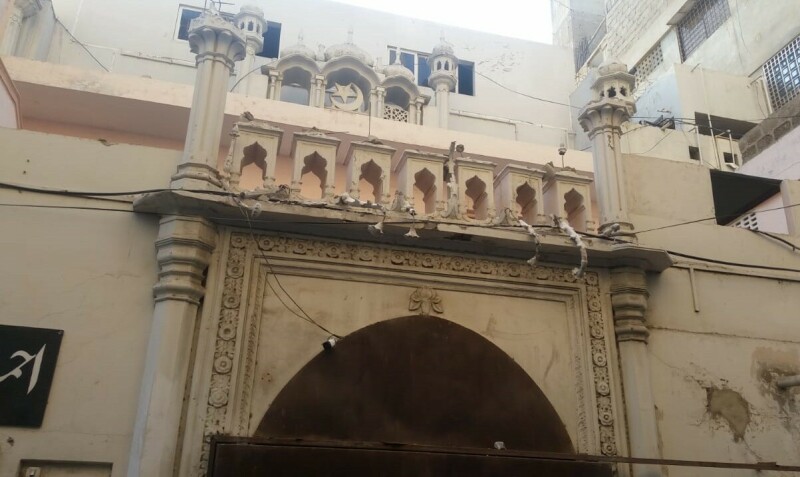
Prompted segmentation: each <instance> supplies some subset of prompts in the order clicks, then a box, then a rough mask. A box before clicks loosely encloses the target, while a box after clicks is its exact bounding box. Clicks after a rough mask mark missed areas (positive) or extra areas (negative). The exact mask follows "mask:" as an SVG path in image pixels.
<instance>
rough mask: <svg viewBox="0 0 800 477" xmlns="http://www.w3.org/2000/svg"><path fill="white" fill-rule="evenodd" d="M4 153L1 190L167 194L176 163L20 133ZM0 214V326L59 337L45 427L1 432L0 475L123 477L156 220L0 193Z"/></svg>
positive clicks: (140, 152)
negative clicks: (78, 470) (67, 466)
mask: <svg viewBox="0 0 800 477" xmlns="http://www.w3.org/2000/svg"><path fill="white" fill-rule="evenodd" d="M0 144H2V147H0V150H1V151H2V154H0V156H1V157H2V160H0V178H2V181H3V182H10V183H16V184H24V185H29V186H34V187H46V188H59V189H69V190H74V191H87V190H91V191H127V190H139V189H147V188H158V187H163V186H164V185H166V184H168V181H169V175H170V173H171V171H173V170H174V167H175V166H174V164H175V163H176V161H177V158H178V155H177V154H178V153H176V152H174V151H162V150H158V149H152V148H144V147H136V146H127V145H115V146H104V145H102V144H100V143H99V142H97V141H90V140H83V139H75V138H69V137H63V136H54V135H48V134H42V133H35V132H30V131H23V130H9V129H0ZM0 202H2V203H4V204H6V205H4V206H3V207H0V223H2V224H4V225H5V226H4V227H3V233H2V236H0V269H2V270H3V273H2V274H0V316H2V318H0V321H1V322H2V323H3V324H7V325H19V326H32V327H44V328H55V329H62V330H64V338H63V341H62V344H61V351H60V354H59V358H58V363H57V366H56V372H55V377H54V381H53V386H52V389H51V391H50V398H49V403H48V406H47V411H46V413H45V418H44V422H43V424H42V427H41V428H40V429H21V428H11V427H3V428H0V453H2V455H3V458H2V459H0V475H3V476H12V475H17V472H18V470H19V461H20V460H21V459H35V460H52V461H82V462H105V463H111V464H113V474H112V475H114V476H115V477H117V476H123V475H125V472H124V471H125V467H126V463H127V459H128V451H129V449H130V437H131V433H132V429H133V421H134V418H135V414H136V405H137V398H138V395H139V384H140V379H141V373H142V369H143V363H144V353H145V350H146V346H147V338H148V334H149V327H150V320H151V317H152V309H153V299H152V287H153V285H154V284H155V282H156V280H157V264H156V261H155V248H154V241H155V238H156V234H157V231H158V219H157V217H154V216H148V215H142V214H133V213H132V212H130V209H131V207H130V203H129V202H126V201H124V200H99V199H82V198H65V197H63V196H60V195H50V194H39V193H31V192H23V193H20V192H17V191H15V190H11V189H0ZM58 207H61V208H58ZM80 208H101V209H121V211H106V210H100V211H97V210H81V209H80Z"/></svg>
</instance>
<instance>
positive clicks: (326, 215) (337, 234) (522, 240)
mask: <svg viewBox="0 0 800 477" xmlns="http://www.w3.org/2000/svg"><path fill="white" fill-rule="evenodd" d="M218 194H219V195H210V194H206V193H195V192H187V191H181V190H174V191H165V192H157V193H153V194H145V195H142V196H140V197H138V198H137V199H136V200H135V201H134V204H133V207H134V210H135V211H137V212H147V213H156V214H161V215H188V216H201V217H204V218H206V219H208V220H210V221H212V222H214V223H216V224H219V225H224V226H230V227H239V228H245V229H247V228H248V227H249V226H252V228H253V229H254V230H269V231H274V232H283V233H290V234H298V235H305V236H312V237H324V238H335V239H342V240H354V241H360V242H372V243H377V244H385V245H396V246H406V247H409V246H413V247H415V248H425V249H430V250H440V251H447V252H453V253H469V254H477V255H483V256H490V257H497V258H511V259H520V260H528V259H530V258H531V257H532V256H533V254H534V253H535V250H536V243H535V241H534V239H533V237H531V236H530V235H529V234H528V233H527V232H526V231H524V230H523V229H522V228H521V227H513V226H503V225H489V224H486V223H484V224H480V223H469V222H461V221H449V220H446V219H429V220H428V219H425V218H419V219H417V220H413V221H412V219H411V217H410V216H409V215H408V214H405V213H400V212H391V211H390V212H387V213H386V214H385V215H384V213H383V212H382V211H379V210H376V209H362V208H356V207H345V206H339V205H334V204H326V203H323V202H319V203H311V202H306V203H299V202H296V201H288V200H286V201H276V200H258V201H256V200H254V199H246V200H244V203H245V204H246V205H247V206H248V207H253V206H254V205H255V204H256V203H259V204H261V208H262V210H261V212H260V213H258V214H257V215H256V216H255V217H252V218H249V220H248V216H246V215H245V214H249V213H251V212H250V210H248V209H243V208H240V207H239V206H238V204H237V202H236V201H234V199H233V197H232V196H229V195H226V194H225V193H222V192H220V193H218ZM384 218H385V225H384V234H383V235H379V236H373V235H372V234H371V233H370V232H369V230H368V228H367V227H368V226H369V225H374V224H376V223H377V222H379V221H381V219H384ZM412 222H413V224H414V227H415V228H416V229H417V232H418V234H419V235H420V238H419V239H412V238H406V237H404V235H405V234H406V232H408V230H409V228H410V227H411V225H412ZM539 233H540V247H539V260H540V261H541V262H543V263H544V262H548V263H559V264H565V265H571V266H578V264H579V263H580V253H579V249H578V248H577V247H576V246H575V245H574V244H573V243H572V241H570V239H569V238H568V237H566V236H565V235H563V234H561V233H560V232H559V231H557V229H549V228H546V227H543V228H541V229H540V232H539ZM583 241H584V243H585V244H586V248H587V252H588V256H589V267H590V268H613V267H622V266H635V267H640V268H643V269H644V270H647V271H650V272H661V271H663V270H665V269H667V268H669V267H671V266H672V260H671V258H670V256H669V254H668V253H667V252H666V251H664V250H658V249H652V248H645V247H640V246H639V245H637V244H635V243H631V242H627V241H612V240H607V239H599V238H588V237H586V238H584V239H583Z"/></svg>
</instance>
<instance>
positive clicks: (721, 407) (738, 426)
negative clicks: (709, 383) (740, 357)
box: [706, 387, 750, 442]
mask: <svg viewBox="0 0 800 477" xmlns="http://www.w3.org/2000/svg"><path fill="white" fill-rule="evenodd" d="M706 396H707V402H706V410H707V411H708V413H709V414H711V417H713V418H714V419H721V420H723V421H725V422H726V423H727V424H728V427H729V428H730V430H731V432H732V433H733V440H734V441H736V442H740V441H742V440H743V439H744V433H745V431H747V426H748V425H750V403H748V402H747V401H746V400H745V399H744V398H743V397H742V395H741V394H739V393H738V392H736V391H733V390H731V389H726V388H716V387H708V388H706Z"/></svg>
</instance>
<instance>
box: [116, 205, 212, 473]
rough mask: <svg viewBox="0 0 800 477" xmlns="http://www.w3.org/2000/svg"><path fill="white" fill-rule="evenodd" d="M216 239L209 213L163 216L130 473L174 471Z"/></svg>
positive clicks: (157, 244)
mask: <svg viewBox="0 0 800 477" xmlns="http://www.w3.org/2000/svg"><path fill="white" fill-rule="evenodd" d="M216 239H217V232H216V230H215V229H214V227H213V225H212V224H211V223H210V222H208V221H206V220H205V219H202V218H199V217H177V216H167V217H164V218H162V219H161V223H160V228H159V231H158V238H157V239H156V248H157V254H156V258H157V260H158V264H159V273H158V283H156V285H155V287H154V288H153V291H154V295H155V307H154V310H153V321H152V324H151V328H150V339H149V342H148V346H147V355H146V358H145V368H144V374H143V376H142V384H141V387H140V395H139V406H138V409H137V415H136V422H135V423H134V430H133V440H132V443H131V453H130V461H129V464H128V475H142V476H144V475H147V476H153V477H162V476H163V477H166V476H172V475H173V470H174V468H173V467H174V462H175V457H176V451H177V445H178V438H179V429H180V422H181V416H182V412H183V401H184V392H185V390H186V383H187V378H188V372H189V369H190V364H191V363H190V361H191V355H192V347H193V339H194V330H195V327H196V324H197V323H196V322H197V319H198V309H199V305H200V302H201V299H202V298H203V296H204V294H205V289H204V286H203V280H204V276H205V270H206V268H207V267H208V264H209V262H210V260H211V253H212V252H213V250H214V247H215V245H216Z"/></svg>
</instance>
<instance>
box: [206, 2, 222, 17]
mask: <svg viewBox="0 0 800 477" xmlns="http://www.w3.org/2000/svg"><path fill="white" fill-rule="evenodd" d="M217 1H218V0H209V1H207V2H206V7H207V9H208V10H209V11H210V12H211V13H213V14H218V13H219V7H218V6H217V3H216V2H217Z"/></svg>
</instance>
